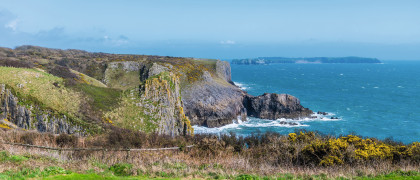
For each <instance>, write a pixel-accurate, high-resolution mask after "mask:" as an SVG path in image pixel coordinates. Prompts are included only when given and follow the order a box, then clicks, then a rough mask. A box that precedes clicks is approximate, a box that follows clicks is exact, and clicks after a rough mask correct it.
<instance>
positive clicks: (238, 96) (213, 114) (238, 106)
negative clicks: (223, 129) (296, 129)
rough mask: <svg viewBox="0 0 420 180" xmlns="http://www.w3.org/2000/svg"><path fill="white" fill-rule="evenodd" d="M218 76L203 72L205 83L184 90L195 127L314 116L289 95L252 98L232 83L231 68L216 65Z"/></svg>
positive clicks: (225, 63) (187, 111)
mask: <svg viewBox="0 0 420 180" xmlns="http://www.w3.org/2000/svg"><path fill="white" fill-rule="evenodd" d="M216 66H217V67H216V69H218V73H217V75H218V76H217V77H212V76H210V75H209V73H207V72H204V73H203V77H202V79H203V80H202V81H201V82H199V83H195V84H193V85H191V86H189V87H187V88H184V89H182V92H181V94H182V100H183V102H184V107H185V115H186V116H187V117H188V118H189V119H190V121H191V124H192V125H199V126H206V127H220V126H223V125H227V124H231V123H233V121H234V120H236V119H237V118H238V117H240V118H241V120H242V121H246V117H247V116H251V117H256V118H262V119H271V120H274V119H279V118H288V119H298V118H305V117H311V115H312V111H311V110H309V109H307V108H304V107H303V106H302V105H301V104H300V102H299V99H297V98H296V97H294V96H291V95H287V94H263V95H261V96H256V97H254V96H252V95H249V94H248V93H246V92H245V91H243V90H241V89H240V88H239V87H238V86H236V85H234V83H233V82H232V81H231V77H230V76H231V73H230V66H229V63H227V62H221V61H220V62H217V64H216Z"/></svg>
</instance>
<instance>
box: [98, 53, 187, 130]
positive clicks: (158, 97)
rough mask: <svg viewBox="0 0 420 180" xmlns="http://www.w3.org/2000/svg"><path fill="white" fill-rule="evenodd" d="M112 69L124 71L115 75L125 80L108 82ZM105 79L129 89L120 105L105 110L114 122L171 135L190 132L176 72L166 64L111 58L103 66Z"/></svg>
mask: <svg viewBox="0 0 420 180" xmlns="http://www.w3.org/2000/svg"><path fill="white" fill-rule="evenodd" d="M115 72H124V73H123V74H122V75H118V76H119V77H118V79H121V78H123V79H126V80H125V81H120V82H116V83H111V82H112V81H116V80H117V77H115V76H114V75H115ZM130 74H131V75H130ZM124 76H127V77H124ZM129 76H132V77H131V78H130V77H129ZM128 79H132V81H129V80H128ZM105 82H106V83H107V85H109V86H116V87H120V88H124V89H128V91H129V93H127V94H126V95H124V97H123V99H124V101H123V102H122V103H121V106H120V107H118V108H117V109H115V110H113V111H111V112H110V113H107V114H106V118H109V119H110V120H111V121H113V122H114V124H116V125H118V126H122V127H125V128H129V129H135V130H141V131H145V132H158V133H159V134H167V135H171V136H175V135H189V134H192V133H193V129H192V127H191V124H190V121H189V119H188V118H187V117H186V116H185V114H184V107H183V102H182V98H181V94H180V80H179V76H177V75H175V74H174V73H172V72H169V71H168V68H167V67H165V66H162V65H159V64H157V63H141V62H131V61H128V62H112V63H110V64H109V66H108V69H107V70H106V75H105Z"/></svg>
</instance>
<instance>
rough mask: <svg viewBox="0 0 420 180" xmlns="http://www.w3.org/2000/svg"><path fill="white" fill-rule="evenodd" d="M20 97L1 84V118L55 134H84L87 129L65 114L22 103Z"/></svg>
mask: <svg viewBox="0 0 420 180" xmlns="http://www.w3.org/2000/svg"><path fill="white" fill-rule="evenodd" d="M20 104H21V103H19V98H18V97H16V96H15V95H13V94H12V91H11V90H10V89H7V88H6V86H5V85H4V84H0V119H2V120H4V119H6V120H7V121H9V122H11V123H14V124H15V125H16V126H17V127H19V128H22V129H27V130H37V131H39V132H50V133H54V134H60V133H66V134H77V135H84V134H85V131H84V130H83V129H82V128H81V127H80V126H77V125H74V124H72V123H71V122H69V120H68V118H67V117H66V116H65V115H56V114H55V113H54V112H52V111H51V110H45V109H41V108H40V107H38V106H37V105H30V106H26V105H20Z"/></svg>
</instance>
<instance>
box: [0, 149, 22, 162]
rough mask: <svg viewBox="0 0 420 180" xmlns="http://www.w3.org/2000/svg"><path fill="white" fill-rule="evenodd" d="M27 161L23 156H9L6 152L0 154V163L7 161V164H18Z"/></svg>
mask: <svg viewBox="0 0 420 180" xmlns="http://www.w3.org/2000/svg"><path fill="white" fill-rule="evenodd" d="M26 160H28V158H27V157H25V156H18V155H11V154H9V153H8V152H6V151H1V152H0V161H1V162H3V161H9V162H14V163H18V162H21V161H26Z"/></svg>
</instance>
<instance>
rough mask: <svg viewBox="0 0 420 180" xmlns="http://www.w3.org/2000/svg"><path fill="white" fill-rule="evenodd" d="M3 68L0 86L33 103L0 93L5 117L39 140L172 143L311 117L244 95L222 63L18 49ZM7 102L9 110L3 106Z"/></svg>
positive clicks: (291, 101) (291, 103)
mask: <svg viewBox="0 0 420 180" xmlns="http://www.w3.org/2000/svg"><path fill="white" fill-rule="evenodd" d="M0 66H2V67H0V68H1V71H0V84H2V83H3V84H6V85H9V86H10V87H13V88H14V89H11V90H18V91H19V92H18V93H21V95H22V97H33V98H34V100H36V101H37V102H38V105H37V103H32V102H26V103H23V104H24V105H19V101H18V100H17V99H16V97H17V94H13V93H6V91H7V90H4V92H3V91H2V94H1V95H2V101H1V102H2V115H3V116H5V118H8V119H9V120H10V121H13V122H14V123H16V124H17V125H18V126H19V127H21V128H25V129H37V130H39V131H43V132H54V133H63V132H64V133H81V134H83V133H82V132H85V131H86V128H90V126H98V128H99V129H101V130H102V129H105V130H106V129H107V128H108V127H109V126H115V127H119V128H127V129H132V130H138V131H143V132H157V133H160V134H167V135H172V136H175V135H188V134H192V133H193V129H192V127H191V125H202V126H208V127H218V126H222V125H226V124H230V123H232V122H233V121H234V120H235V119H237V118H238V117H241V118H242V119H243V120H245V119H246V116H253V117H259V118H266V119H277V118H282V117H284V118H301V117H306V116H309V115H310V113H311V111H310V110H308V109H305V108H303V107H302V106H301V105H300V103H299V100H298V99H297V98H294V97H293V96H290V95H277V94H264V95H262V96H257V97H254V96H251V95H249V94H247V93H246V92H245V91H242V90H241V89H239V87H237V86H235V85H234V83H233V82H232V78H231V69H230V65H229V63H228V62H224V61H220V60H210V59H196V58H179V57H164V56H147V55H121V54H106V53H89V52H86V51H80V50H59V49H48V48H42V47H36V46H23V47H18V48H16V49H7V48H0ZM4 66H12V67H14V68H9V67H4ZM10 74H13V78H12V79H8V77H10ZM20 85H24V86H25V87H24V88H19V86H20ZM5 94H7V95H5ZM3 96H4V97H3ZM6 96H7V97H6ZM12 96H13V97H14V99H15V100H13V101H12V102H14V103H11V102H9V101H6V100H5V99H10V97H12ZM12 99H13V98H12ZM4 102H7V103H4ZM21 104H22V103H21ZM6 116H8V117H6ZM83 123H85V125H86V123H88V124H89V125H88V126H87V125H86V126H82V125H83ZM38 124H39V125H38ZM81 124H82V125H81Z"/></svg>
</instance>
